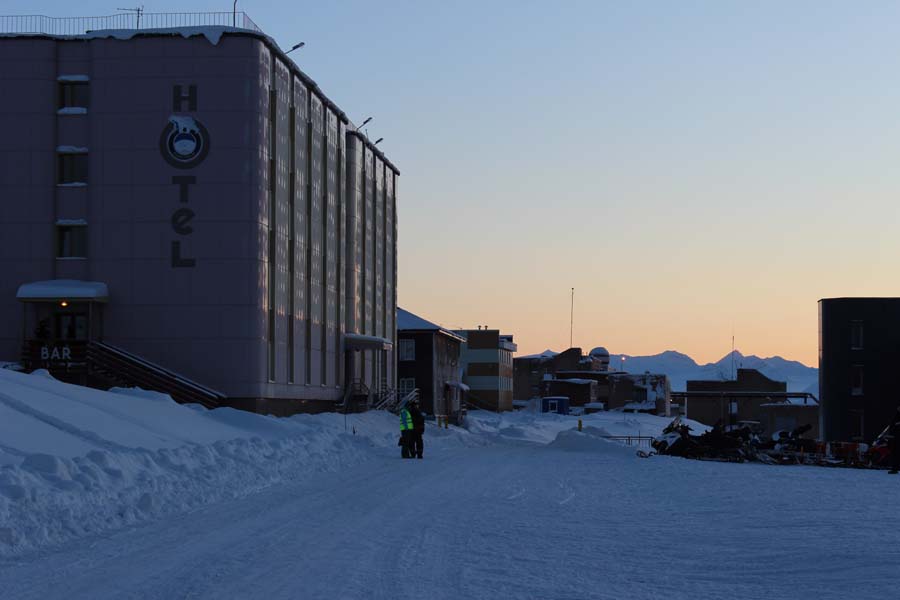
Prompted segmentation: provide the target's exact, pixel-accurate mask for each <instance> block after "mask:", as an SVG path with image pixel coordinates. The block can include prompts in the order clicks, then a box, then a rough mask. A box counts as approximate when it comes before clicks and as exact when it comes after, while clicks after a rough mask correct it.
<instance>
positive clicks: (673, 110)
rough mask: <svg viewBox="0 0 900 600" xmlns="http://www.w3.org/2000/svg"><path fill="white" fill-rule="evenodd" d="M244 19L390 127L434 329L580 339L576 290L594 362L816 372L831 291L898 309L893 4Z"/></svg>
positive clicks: (105, 8) (409, 299)
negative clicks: (753, 364) (672, 354)
mask: <svg viewBox="0 0 900 600" xmlns="http://www.w3.org/2000/svg"><path fill="white" fill-rule="evenodd" d="M121 4H122V3H121V2H120V3H118V4H116V3H106V2H95V1H86V2H80V3H79V6H77V7H75V6H74V3H72V2H54V1H43V2H42V1H30V2H24V1H18V0H4V1H3V2H2V3H0V13H6V14H28V13H42V14H48V15H53V16H64V15H75V14H78V15H86V14H109V13H112V12H115V10H114V9H115V8H116V7H117V6H119V5H121ZM145 7H146V9H147V11H149V12H165V11H185V10H197V11H203V10H226V11H230V9H231V3H230V2H209V1H196V2H192V3H189V4H185V3H183V2H168V1H166V2H162V1H160V2H153V3H146V4H145ZM238 8H239V10H244V11H246V12H247V13H248V14H249V15H250V16H251V17H252V18H253V19H254V20H255V21H256V22H257V23H258V24H259V25H260V26H261V27H262V28H263V29H264V30H265V31H266V32H267V33H269V34H270V35H271V36H272V37H273V38H275V40H276V41H277V42H278V43H279V44H281V45H282V46H283V47H290V46H291V45H293V44H294V43H295V42H297V41H301V40H302V41H305V42H306V44H307V45H306V47H305V48H303V49H302V50H299V51H297V52H295V53H294V54H292V56H294V57H295V58H296V60H297V61H298V63H299V64H300V66H301V67H302V68H303V69H304V70H305V71H307V73H308V74H309V75H310V76H312V77H313V78H314V79H315V80H316V81H317V82H319V84H320V85H321V87H322V88H323V89H324V90H325V91H326V93H327V94H328V95H329V96H330V97H331V98H332V99H333V100H335V101H336V102H337V103H338V104H339V105H340V106H341V107H342V108H343V109H344V110H345V111H346V112H347V113H348V114H349V115H351V117H352V118H353V119H354V120H356V121H357V122H359V121H361V120H362V119H363V118H365V117H367V116H370V115H371V116H374V120H373V122H372V123H371V125H370V127H369V133H370V135H371V136H372V137H375V138H377V137H382V136H383V137H384V138H385V140H384V142H383V143H382V145H381V147H382V148H383V149H384V150H385V152H386V153H387V154H388V155H389V156H390V157H391V158H392V160H393V161H394V162H395V163H396V164H397V165H398V167H399V168H400V169H401V171H402V177H401V182H400V202H401V212H400V225H401V241H400V252H401V254H400V257H401V258H400V269H401V273H400V292H399V293H400V302H401V305H403V306H405V307H406V308H408V309H410V310H412V311H414V312H417V313H419V314H421V315H422V316H424V317H426V318H428V319H430V320H433V321H438V322H441V323H443V324H446V325H450V326H458V325H464V326H472V325H474V324H485V323H487V324H490V325H492V326H499V327H502V328H503V329H504V330H506V331H509V332H510V333H513V334H516V335H517V340H518V341H519V343H520V348H521V349H522V350H525V351H540V350H543V349H544V348H546V347H553V348H556V349H560V348H561V347H563V346H564V345H566V344H567V342H568V324H569V314H568V309H569V289H570V288H571V287H573V286H574V287H575V288H576V290H577V291H576V334H575V341H576V344H581V345H583V346H585V347H587V348H590V347H592V346H595V345H600V344H602V345H605V346H607V347H609V348H610V350H611V351H613V352H627V353H632V354H643V353H653V352H659V351H662V350H665V349H669V348H674V349H678V350H681V351H685V352H688V353H690V354H692V355H694V356H695V357H696V358H698V360H715V359H718V358H719V357H721V356H722V355H724V354H725V353H726V352H727V351H728V350H729V349H730V344H731V331H732V330H734V331H735V333H736V335H737V338H738V347H739V348H741V349H742V350H743V351H744V352H745V353H751V352H753V353H758V354H763V355H771V354H782V355H786V356H788V357H790V358H796V359H800V360H803V361H805V362H807V363H810V364H814V363H815V354H816V304H815V303H816V300H818V298H820V297H823V296H832V295H898V294H900V278H897V277H896V273H897V268H896V258H897V256H898V255H900V241H898V239H900V237H898V236H897V231H898V226H900V216H898V215H900V211H898V210H897V209H896V198H895V196H896V192H897V190H898V189H900V176H898V170H897V169H896V167H895V165H894V163H895V162H896V160H897V157H898V151H900V141H898V139H900V137H898V135H897V134H898V118H897V113H898V110H897V107H898V106H900V90H898V84H897V81H898V78H897V73H898V72H900V68H898V67H900V65H898V60H900V59H898V57H900V36H898V27H900V25H898V23H900V18H898V17H900V14H898V13H900V4H898V3H893V2H866V3H849V2H822V1H818V2H802V1H795V2H774V1H769V2H766V1H763V2H729V1H713V0H710V1H706V2H698V1H679V2H662V1H660V2H616V3H613V2H599V1H594V2H579V1H562V2H552V3H551V2H549V1H548V2H512V1H499V0H495V1H493V2H484V1H482V2H472V1H462V2H452V3H450V2H437V1H436V0H435V1H419V2H413V1H394V2H390V1H389V2H381V3H372V2H357V1H343V2H317V3H313V2H286V1H281V0H270V1H267V2H249V1H243V2H239V3H238ZM73 11H77V12H73Z"/></svg>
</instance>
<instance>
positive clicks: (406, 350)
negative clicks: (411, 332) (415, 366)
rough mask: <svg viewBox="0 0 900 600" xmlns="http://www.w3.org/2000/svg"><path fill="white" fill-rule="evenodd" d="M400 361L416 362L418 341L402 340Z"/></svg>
mask: <svg viewBox="0 0 900 600" xmlns="http://www.w3.org/2000/svg"><path fill="white" fill-rule="evenodd" d="M400 360H416V340H400Z"/></svg>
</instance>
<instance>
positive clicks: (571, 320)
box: [569, 288, 575, 348]
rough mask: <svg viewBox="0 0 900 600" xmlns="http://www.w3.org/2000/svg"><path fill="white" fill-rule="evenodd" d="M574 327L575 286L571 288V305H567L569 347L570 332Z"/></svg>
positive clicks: (570, 343)
mask: <svg viewBox="0 0 900 600" xmlns="http://www.w3.org/2000/svg"><path fill="white" fill-rule="evenodd" d="M574 327H575V288H572V305H571V306H570V307H569V348H571V347H572V332H573V331H574Z"/></svg>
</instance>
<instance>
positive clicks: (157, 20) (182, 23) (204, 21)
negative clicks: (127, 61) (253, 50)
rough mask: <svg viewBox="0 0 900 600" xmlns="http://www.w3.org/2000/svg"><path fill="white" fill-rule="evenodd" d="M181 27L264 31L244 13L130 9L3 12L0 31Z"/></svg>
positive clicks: (71, 31) (70, 32) (53, 32)
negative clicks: (85, 13) (70, 13)
mask: <svg viewBox="0 0 900 600" xmlns="http://www.w3.org/2000/svg"><path fill="white" fill-rule="evenodd" d="M178 27H236V28H238V29H249V30H251V31H256V32H258V33H262V32H263V31H262V29H260V28H259V26H258V25H257V24H256V23H254V22H253V19H251V18H250V17H249V16H247V13H245V12H181V13H146V12H140V13H137V12H133V13H132V12H129V13H117V14H114V15H105V16H99V17H48V16H46V15H0V34H44V35H84V34H86V33H90V32H92V31H98V30H107V29H125V30H143V29H169V28H178Z"/></svg>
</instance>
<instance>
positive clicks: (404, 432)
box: [400, 406, 414, 458]
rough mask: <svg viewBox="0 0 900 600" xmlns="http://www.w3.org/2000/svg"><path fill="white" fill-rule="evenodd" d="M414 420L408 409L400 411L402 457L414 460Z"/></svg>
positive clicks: (404, 408)
mask: <svg viewBox="0 0 900 600" xmlns="http://www.w3.org/2000/svg"><path fill="white" fill-rule="evenodd" d="M413 428H414V423H413V418H412V414H410V412H409V409H408V408H407V407H405V406H404V407H403V408H402V409H400V456H401V457H402V458H414V455H413V435H414V432H413Z"/></svg>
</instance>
